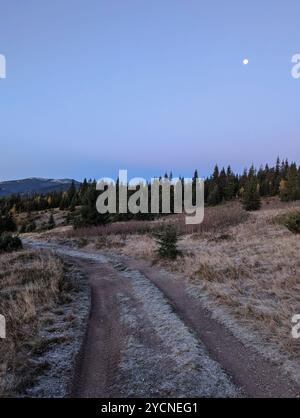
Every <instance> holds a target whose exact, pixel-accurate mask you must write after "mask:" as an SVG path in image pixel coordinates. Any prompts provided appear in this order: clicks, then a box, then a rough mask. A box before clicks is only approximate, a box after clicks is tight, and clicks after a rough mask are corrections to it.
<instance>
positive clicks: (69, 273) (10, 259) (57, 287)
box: [0, 250, 89, 397]
mask: <svg viewBox="0 0 300 418" xmlns="http://www.w3.org/2000/svg"><path fill="white" fill-rule="evenodd" d="M0 262H1V268H2V270H1V283H0V311H1V312H3V313H4V314H5V317H6V320H7V338H6V339H5V340H2V341H1V345H0V397H1V396H10V397H14V396H18V397H23V396H26V397H27V396H31V397H45V396H47V397H62V396H65V395H66V394H67V392H68V389H69V388H68V385H69V383H70V380H71V378H72V370H73V365H74V361H75V356H76V354H77V352H78V351H79V348H80V344H81V340H82V337H83V332H84V329H85V326H84V325H85V320H86V317H87V315H88V311H89V289H88V287H87V283H86V279H85V277H83V276H82V275H81V273H80V272H79V271H78V270H76V269H74V268H73V267H72V266H71V265H69V266H67V265H66V264H64V263H63V262H62V261H61V260H60V259H59V258H58V257H56V256H54V255H52V254H49V253H48V252H41V251H36V250H33V251H32V250H30V251H28V250H26V251H21V252H17V253H12V254H8V255H2V256H1V257H0ZM78 307H80V309H79V308H78Z"/></svg>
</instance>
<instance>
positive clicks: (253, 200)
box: [242, 177, 261, 211]
mask: <svg viewBox="0 0 300 418" xmlns="http://www.w3.org/2000/svg"><path fill="white" fill-rule="evenodd" d="M242 204H243V206H244V209H246V210H247V211H254V210H258V209H260V207H261V199H260V194H259V185H258V183H257V181H256V179H255V178H254V177H250V178H249V180H248V182H247V184H246V186H245V190H244V193H243V198H242Z"/></svg>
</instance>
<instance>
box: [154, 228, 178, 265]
mask: <svg viewBox="0 0 300 418" xmlns="http://www.w3.org/2000/svg"><path fill="white" fill-rule="evenodd" d="M154 236H155V238H156V243H157V244H158V249H157V250H156V252H157V254H158V255H159V256H160V257H162V258H169V259H171V260H175V259H176V258H177V256H178V255H179V254H180V252H179V250H178V248H177V242H178V239H179V234H178V232H177V230H176V228H174V227H172V226H170V225H168V226H167V227H166V228H165V229H164V230H163V231H161V232H157V233H156V234H154Z"/></svg>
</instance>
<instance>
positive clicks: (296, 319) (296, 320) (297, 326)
mask: <svg viewBox="0 0 300 418" xmlns="http://www.w3.org/2000/svg"><path fill="white" fill-rule="evenodd" d="M292 323H293V324H294V326H293V327H292V337H293V338H295V339H298V338H300V315H299V314H298V315H294V316H293V318H292Z"/></svg>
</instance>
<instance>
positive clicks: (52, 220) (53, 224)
mask: <svg viewBox="0 0 300 418" xmlns="http://www.w3.org/2000/svg"><path fill="white" fill-rule="evenodd" d="M54 227H55V221H54V217H53V214H52V213H51V215H50V216H49V220H48V229H53V228H54Z"/></svg>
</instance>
